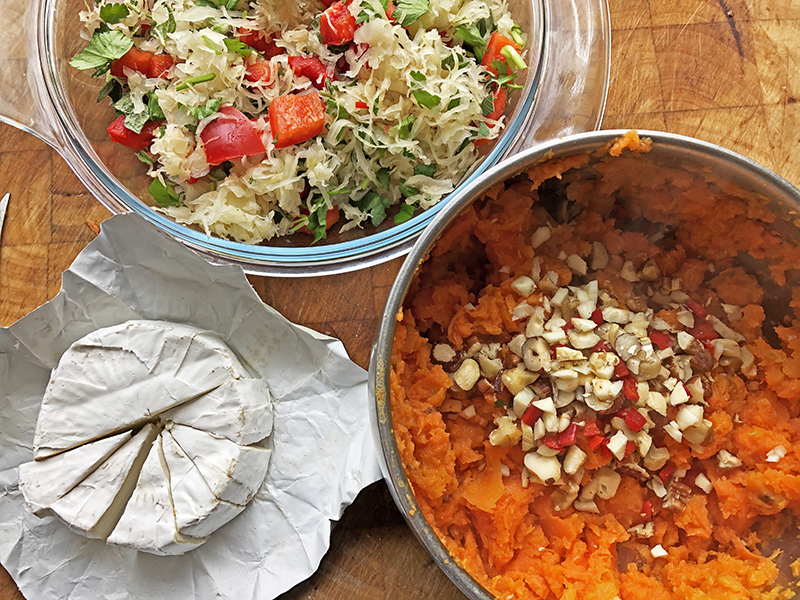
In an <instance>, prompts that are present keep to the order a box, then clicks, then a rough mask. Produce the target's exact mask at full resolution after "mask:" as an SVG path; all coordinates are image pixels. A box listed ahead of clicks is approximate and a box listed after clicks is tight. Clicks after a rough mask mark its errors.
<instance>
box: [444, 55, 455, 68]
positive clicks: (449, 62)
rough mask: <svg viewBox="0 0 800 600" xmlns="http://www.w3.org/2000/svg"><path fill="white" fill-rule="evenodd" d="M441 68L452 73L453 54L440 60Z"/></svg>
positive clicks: (453, 64)
mask: <svg viewBox="0 0 800 600" xmlns="http://www.w3.org/2000/svg"><path fill="white" fill-rule="evenodd" d="M442 68H443V69H447V70H448V71H452V70H453V69H455V68H456V57H455V54H448V55H447V56H445V57H444V58H443V59H442Z"/></svg>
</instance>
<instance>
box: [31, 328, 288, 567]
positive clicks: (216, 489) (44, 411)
mask: <svg viewBox="0 0 800 600" xmlns="http://www.w3.org/2000/svg"><path fill="white" fill-rule="evenodd" d="M272 421H273V414H272V404H271V400H270V395H269V390H268V388H267V385H266V383H265V382H264V381H263V380H261V379H255V378H252V377H251V376H250V375H249V374H248V373H247V370H246V369H245V367H244V366H243V365H242V363H241V362H240V361H239V360H238V358H237V357H236V356H235V355H234V353H233V352H232V351H231V350H230V349H229V348H228V347H227V346H226V345H225V344H224V342H223V341H222V340H221V339H220V338H219V337H218V336H217V335H216V334H213V333H209V332H206V331H202V330H200V329H197V328H194V327H189V326H186V325H176V324H174V323H162V322H158V321H130V322H128V323H124V324H122V325H118V326H114V327H109V328H106V329H101V330H98V331H96V332H94V333H92V334H90V335H88V336H86V337H84V338H83V339H81V340H79V341H78V342H76V343H75V344H73V346H71V347H70V348H69V350H67V352H65V354H64V356H63V357H62V360H61V362H59V365H58V367H56V369H55V370H54V371H53V375H52V377H51V381H50V384H49V386H48V388H47V390H46V392H45V396H44V398H43V400H42V408H41V411H40V414H39V420H38V422H37V425H36V435H35V440H34V458H35V460H34V461H31V462H29V463H25V464H23V465H21V466H20V488H21V490H22V493H23V495H24V497H25V500H26V503H27V504H28V506H29V507H30V509H31V511H33V512H34V513H35V514H37V515H39V516H43V515H45V514H47V513H48V509H49V511H51V512H52V513H54V514H55V515H56V516H58V517H59V518H60V519H61V520H63V521H64V522H65V523H66V524H67V526H68V527H69V528H70V529H71V530H72V531H74V532H76V533H80V534H81V535H85V536H87V537H92V538H99V539H105V540H106V541H107V542H108V543H109V544H115V545H119V546H124V547H128V548H134V549H136V550H141V551H145V552H150V553H153V554H160V555H174V554H182V553H184V552H187V551H189V550H192V549H193V548H196V547H198V546H199V545H201V544H203V543H204V542H205V540H206V539H207V538H208V536H210V535H211V534H212V533H213V532H214V531H216V530H217V529H218V528H219V527H222V526H223V525H224V524H225V523H227V522H228V521H230V520H231V519H233V518H234V517H236V515H238V514H240V513H241V512H242V511H243V510H245V505H246V504H247V503H248V502H249V501H250V500H251V499H252V498H253V496H254V495H255V494H256V492H257V491H258V490H259V488H260V487H261V485H262V483H263V481H264V477H265V476H266V472H267V468H268V465H269V458H270V451H269V450H267V449H265V448H262V447H260V446H254V445H252V444H254V443H255V442H259V441H262V440H264V439H265V438H267V437H268V436H269V435H270V434H271V432H272ZM184 446H185V448H184Z"/></svg>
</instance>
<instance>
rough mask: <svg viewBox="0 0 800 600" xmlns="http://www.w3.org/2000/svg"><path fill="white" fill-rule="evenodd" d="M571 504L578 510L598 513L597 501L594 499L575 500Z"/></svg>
mask: <svg viewBox="0 0 800 600" xmlns="http://www.w3.org/2000/svg"><path fill="white" fill-rule="evenodd" d="M572 506H573V508H574V509H575V510H577V511H578V512H588V513H595V514H599V513H600V509H599V508H597V503H596V502H595V501H594V500H575V502H574V503H573V504H572Z"/></svg>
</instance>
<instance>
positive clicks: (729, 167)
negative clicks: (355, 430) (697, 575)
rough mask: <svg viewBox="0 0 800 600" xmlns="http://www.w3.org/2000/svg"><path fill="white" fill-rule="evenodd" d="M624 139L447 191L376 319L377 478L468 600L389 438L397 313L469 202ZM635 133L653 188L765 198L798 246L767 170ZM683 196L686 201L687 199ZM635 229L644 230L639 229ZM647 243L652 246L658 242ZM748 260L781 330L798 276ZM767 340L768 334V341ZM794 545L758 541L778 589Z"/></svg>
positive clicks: (529, 162)
mask: <svg viewBox="0 0 800 600" xmlns="http://www.w3.org/2000/svg"><path fill="white" fill-rule="evenodd" d="M624 133H625V131H623V130H616V131H612V130H607V131H597V132H589V133H582V134H577V135H572V136H568V137H566V138H563V139H560V140H556V141H551V142H549V143H544V144H540V145H538V146H535V147H533V148H530V149H528V150H525V151H524V152H522V153H520V154H517V155H516V156H514V157H513V158H510V159H507V160H505V161H503V162H502V163H501V164H499V165H497V166H494V167H492V168H491V169H488V170H487V171H486V172H485V173H483V174H482V175H480V176H479V177H476V178H475V179H473V180H472V181H470V182H469V183H468V184H467V185H465V186H464V187H463V188H462V189H461V190H459V191H458V192H456V193H454V194H453V196H452V197H451V198H450V201H449V202H448V204H447V206H446V207H444V209H443V210H441V211H440V212H439V214H438V215H437V216H436V218H435V219H434V220H433V221H432V223H431V224H430V225H429V227H428V228H427V229H426V230H425V231H424V232H423V234H422V235H421V236H420V237H419V239H418V240H417V242H416V243H415V244H414V247H413V248H412V250H411V252H410V253H409V255H408V256H407V258H406V260H405V262H404V263H403V266H402V268H401V270H400V272H399V273H398V275H397V277H396V279H395V282H394V285H393V286H392V289H391V291H390V293H389V297H388V299H387V301H386V305H385V307H384V310H383V313H382V316H381V321H380V327H379V330H378V332H377V336H376V340H375V343H374V345H373V348H372V354H371V357H370V367H369V369H370V379H369V384H370V395H371V398H372V399H371V402H372V404H371V408H372V413H371V416H372V419H373V423H372V428H373V434H374V437H375V440H376V445H377V446H378V449H379V450H378V456H379V459H380V461H381V467H382V470H383V474H384V478H385V480H386V483H387V485H388V487H389V490H390V492H391V494H392V497H393V498H394V501H395V503H396V504H397V507H398V508H399V510H400V512H401V513H402V514H403V516H404V518H405V520H406V522H407V523H408V525H409V526H410V527H411V529H412V531H413V532H414V534H415V535H416V537H417V538H418V539H419V541H420V542H421V543H422V545H423V546H424V547H425V549H426V550H427V551H428V553H429V554H430V555H431V557H432V558H433V559H434V561H435V562H436V563H437V564H438V565H439V567H440V568H441V569H442V570H443V571H444V573H445V574H446V575H447V576H448V577H449V578H450V580H451V581H452V582H453V583H454V584H455V585H456V586H457V587H458V588H459V589H460V590H461V591H462V592H463V593H464V594H466V595H467V596H468V597H469V598H471V599H472V600H491V599H492V598H494V596H493V595H491V594H490V593H489V592H488V591H487V590H486V589H485V588H484V587H483V586H482V585H480V584H479V583H478V582H477V581H476V580H475V579H474V578H473V577H472V576H471V575H470V574H469V573H468V572H467V571H466V570H465V569H463V568H461V567H460V566H459V565H458V564H457V562H456V561H455V560H454V559H453V557H452V555H451V554H450V552H449V551H448V550H447V548H446V547H445V546H444V545H443V543H442V542H441V541H440V539H439V537H438V536H437V535H436V533H435V532H434V530H433V528H432V527H431V525H430V524H429V523H428V521H427V520H426V518H425V516H424V514H423V510H422V509H421V508H420V505H419V504H418V502H417V500H416V498H415V495H414V488H413V486H412V485H411V483H410V481H409V479H408V477H407V476H406V473H405V470H404V467H403V463H402V460H401V456H400V451H399V449H398V445H397V441H396V438H395V432H394V428H393V424H392V410H391V397H390V389H391V387H390V372H391V368H392V347H393V341H394V336H395V330H396V326H397V322H398V319H397V317H398V315H399V314H401V312H402V310H403V307H404V302H405V298H406V295H407V293H408V292H409V289H410V287H411V286H412V283H413V281H414V277H415V275H416V274H417V273H419V272H420V268H421V266H422V264H423V263H424V262H425V261H426V260H427V259H428V257H429V255H431V253H432V250H433V248H434V245H435V243H436V241H437V239H438V238H439V237H440V235H441V234H442V233H443V232H444V231H445V230H446V229H447V228H448V226H449V225H450V224H451V223H452V222H453V221H454V220H455V219H456V218H457V217H458V216H459V215H460V214H461V213H462V212H463V211H464V210H465V209H466V208H467V207H468V206H469V205H470V204H471V203H473V202H474V201H476V200H477V199H479V198H481V197H482V196H483V195H484V194H485V193H486V192H488V191H489V190H490V189H492V188H494V187H495V186H497V185H498V184H499V183H501V182H503V181H505V180H507V179H510V178H512V177H514V176H516V175H518V174H520V173H522V172H524V171H525V170H527V169H529V168H531V167H534V166H536V165H538V164H540V163H543V162H546V161H551V160H552V161H558V160H560V159H565V158H567V157H570V156H575V155H583V154H590V155H592V158H591V159H590V161H589V162H587V163H586V165H585V166H582V167H578V169H588V168H591V167H592V166H593V165H594V164H596V163H597V161H598V160H600V159H598V158H597V154H594V153H597V152H598V151H600V150H601V149H603V148H604V147H606V146H607V145H608V144H609V143H610V142H612V141H613V140H614V139H616V138H618V137H619V136H621V135H623V134H624ZM639 135H640V136H641V137H649V138H651V139H652V140H653V147H652V150H651V151H650V152H649V153H647V154H645V155H641V156H637V157H636V158H635V159H630V160H637V161H638V162H637V163H636V165H635V166H634V167H633V168H636V169H637V170H640V172H643V173H644V172H645V171H644V169H652V172H653V173H654V177H653V181H655V182H657V181H659V176H658V169H659V168H664V169H670V170H671V172H673V173H674V172H675V171H674V170H675V169H678V170H681V171H682V174H685V175H693V176H695V177H703V179H704V180H710V181H713V182H714V183H711V184H709V186H718V187H712V189H714V190H716V194H717V195H722V196H724V195H725V194H726V193H729V192H731V193H733V194H735V195H736V197H737V198H741V197H743V198H756V199H764V198H765V199H766V200H767V202H765V203H764V204H763V206H764V207H765V208H766V211H768V212H767V213H766V214H767V215H771V216H770V219H773V220H772V222H770V223H769V224H767V222H768V221H769V219H767V218H763V219H762V221H763V222H764V228H765V231H766V232H767V235H770V234H774V235H776V236H778V237H779V238H781V239H783V240H787V241H791V242H792V243H793V244H795V245H798V246H800V221H798V219H797V215H798V210H800V190H798V189H797V188H795V187H794V186H793V185H792V184H790V183H789V182H787V181H786V180H784V179H783V178H781V177H780V176H778V175H776V174H775V173H773V172H772V171H770V170H769V169H767V168H766V167H764V166H762V165H759V164H757V163H755V162H753V161H752V160H750V159H748V158H745V157H743V156H741V155H739V154H736V153H734V152H731V151H729V150H726V149H724V148H721V147H720V146H717V145H714V144H711V143H707V142H703V141H700V140H696V139H692V138H687V137H683V136H679V135H674V134H670V133H661V132H652V131H640V132H639ZM611 160H612V161H613V160H615V159H611ZM617 160H620V159H617ZM604 172H605V171H604ZM587 173H588V175H587V181H592V180H594V181H601V180H602V181H603V182H604V183H603V185H605V186H606V187H605V188H604V189H605V191H604V192H603V193H604V194H611V193H612V189H613V190H617V188H610V187H609V183H608V180H607V179H605V178H602V176H601V175H598V174H597V171H588V170H587ZM682 184H683V185H685V186H687V188H688V183H687V182H686V181H685V180H684V181H683V182H682V183H678V184H676V185H678V186H680V185H682ZM598 185H600V184H598ZM619 189H620V190H621V191H614V192H613V193H614V194H619V196H620V197H622V198H626V197H627V196H626V194H625V189H624V185H623V186H622V187H621V188H619ZM742 192H743V193H742ZM654 193H656V192H654ZM629 195H630V194H629ZM688 195H689V197H692V196H691V195H690V194H688ZM623 210H624V209H623ZM674 210H678V209H677V208H675V209H674ZM756 210H760V209H756ZM690 214H692V213H690ZM754 214H761V213H757V212H756V213H754ZM773 217H774V218H773ZM642 227H645V230H647V229H646V227H647V226H646V224H645V225H642ZM662 237H663V240H664V243H669V241H668V240H669V237H670V236H669V235H666V236H662ZM658 238H659V236H658V235H654V237H653V239H655V240H658ZM653 243H656V244H658V243H659V241H655V242H653ZM754 254H756V256H751V255H750V253H749V252H740V253H739V254H738V256H737V257H735V259H734V260H733V264H734V266H741V267H742V268H743V269H744V270H745V272H746V273H748V274H749V275H752V276H754V277H756V278H757V279H758V281H759V284H760V285H761V286H762V287H763V288H764V290H765V294H764V300H763V307H764V310H765V313H766V319H765V325H766V326H767V330H765V331H772V328H774V327H775V326H778V325H785V324H786V319H787V318H791V314H792V309H791V307H790V305H789V303H790V301H791V289H792V288H795V287H797V286H800V271H798V270H797V269H789V270H788V271H787V272H786V277H787V281H786V282H785V284H784V285H777V284H776V283H775V282H774V281H772V280H771V278H769V277H765V276H764V274H765V271H767V269H766V267H765V266H764V265H763V264H762V262H761V261H760V260H758V257H757V254H758V252H757V251H756V252H754ZM765 337H767V339H770V343H772V344H773V345H774V344H775V343H777V339H771V338H770V337H769V334H768V333H765ZM772 338H775V336H774V335H773V336H772ZM798 539H799V538H798V536H797V529H796V528H792V527H789V528H788V529H787V530H786V532H785V534H784V535H783V536H782V537H775V536H771V537H767V538H766V539H764V543H763V546H762V548H761V550H762V552H763V554H764V555H765V556H770V555H771V554H772V553H773V552H774V551H776V550H780V555H779V556H778V558H777V559H776V563H777V565H778V568H779V573H780V575H779V578H778V583H779V584H783V585H788V584H791V585H794V584H795V583H796V581H797V577H796V576H794V575H793V574H792V568H791V563H792V562H793V561H795V560H796V559H798V557H800V543H798ZM622 556H623V553H622V551H620V553H619V557H620V558H619V560H620V564H621V567H622V568H623V569H624V559H623V558H622Z"/></svg>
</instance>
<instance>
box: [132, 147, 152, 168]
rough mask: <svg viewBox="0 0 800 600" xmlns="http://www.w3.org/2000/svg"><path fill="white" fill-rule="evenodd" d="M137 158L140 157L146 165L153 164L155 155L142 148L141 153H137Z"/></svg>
mask: <svg viewBox="0 0 800 600" xmlns="http://www.w3.org/2000/svg"><path fill="white" fill-rule="evenodd" d="M136 158H138V159H139V160H140V161H142V162H143V163H144V164H146V165H152V164H153V157H152V156H150V155H149V154H148V153H147V150H140V151H139V153H138V154H137V155H136Z"/></svg>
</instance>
